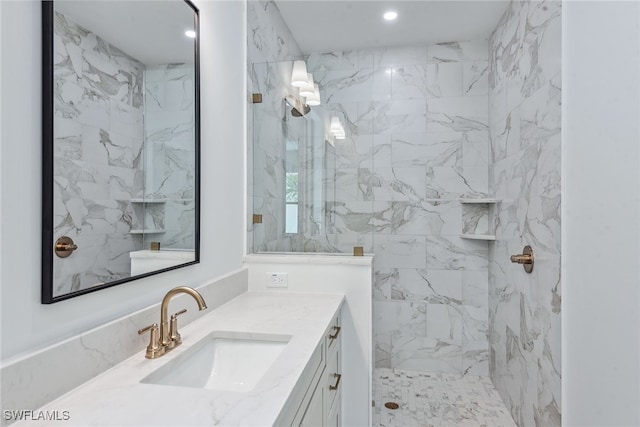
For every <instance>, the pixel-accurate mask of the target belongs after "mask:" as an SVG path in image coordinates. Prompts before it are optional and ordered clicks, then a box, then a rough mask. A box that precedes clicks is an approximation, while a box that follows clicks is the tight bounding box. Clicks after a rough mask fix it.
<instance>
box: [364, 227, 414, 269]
mask: <svg viewBox="0 0 640 427" xmlns="http://www.w3.org/2000/svg"><path fill="white" fill-rule="evenodd" d="M373 246H374V248H373V249H374V253H375V254H376V258H377V259H378V261H379V262H378V263H377V265H378V267H380V268H425V267H426V266H427V265H426V259H427V250H426V242H425V238H424V237H422V236H393V235H391V236H384V235H376V236H375V238H374V245H373Z"/></svg>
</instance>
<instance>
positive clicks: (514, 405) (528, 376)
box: [488, 1, 561, 427]
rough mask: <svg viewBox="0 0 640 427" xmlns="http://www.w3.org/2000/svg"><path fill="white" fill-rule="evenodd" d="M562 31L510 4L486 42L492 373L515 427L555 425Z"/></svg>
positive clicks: (537, 13)
mask: <svg viewBox="0 0 640 427" xmlns="http://www.w3.org/2000/svg"><path fill="white" fill-rule="evenodd" d="M560 29H561V3H560V2H556V1H541V2H530V1H524V2H516V1H514V2H511V4H510V7H509V9H508V10H507V12H506V13H505V15H504V16H503V17H502V19H501V20H500V22H499V24H498V27H497V28H496V30H495V31H494V33H493V35H492V36H491V39H490V41H489V45H490V58H489V115H490V118H491V120H490V124H489V131H490V134H491V139H490V140H491V150H490V155H491V167H490V187H491V192H492V194H493V195H494V196H495V197H496V198H498V199H500V200H501V203H500V204H498V205H496V215H495V218H494V221H495V224H493V225H492V227H493V228H494V229H495V234H496V239H497V240H496V242H495V244H493V245H492V246H491V250H490V254H489V259H490V263H489V328H488V332H489V345H490V354H489V370H490V375H491V379H492V380H493V383H494V384H495V385H496V388H497V390H498V392H499V394H500V396H501V397H502V399H503V400H504V402H505V403H506V405H507V407H508V409H509V410H510V412H511V414H512V416H513V418H514V419H515V420H516V422H517V424H518V425H519V426H521V427H524V426H560V425H561V373H560V366H561V352H560V316H561V278H560V130H561V129H560V128H561V125H560V117H561V115H560V105H561V95H560V86H561V84H560V60H561V56H560V54H561V51H560V49H561V36H560V34H561V33H560ZM525 244H530V245H532V246H533V248H534V253H535V257H536V266H535V269H534V271H533V273H532V274H531V275H528V274H526V273H524V271H523V270H522V268H519V266H515V265H512V264H511V263H510V262H509V256H510V255H511V254H515V253H520V252H521V251H522V247H523V246H524V245H525Z"/></svg>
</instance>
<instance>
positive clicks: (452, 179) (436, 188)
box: [426, 167, 488, 199]
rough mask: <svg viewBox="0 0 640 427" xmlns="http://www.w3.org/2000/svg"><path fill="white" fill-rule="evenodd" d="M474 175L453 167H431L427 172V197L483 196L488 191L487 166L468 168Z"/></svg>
mask: <svg viewBox="0 0 640 427" xmlns="http://www.w3.org/2000/svg"><path fill="white" fill-rule="evenodd" d="M467 172H468V173H469V172H473V173H474V175H473V176H470V177H467V176H465V175H464V174H463V172H461V171H460V170H458V169H457V168H453V167H431V168H427V173H426V184H427V189H426V197H428V198H430V199H452V198H458V197H462V196H482V195H485V194H486V193H487V191H486V189H487V186H488V177H486V176H485V175H486V168H485V169H483V168H475V167H473V168H467Z"/></svg>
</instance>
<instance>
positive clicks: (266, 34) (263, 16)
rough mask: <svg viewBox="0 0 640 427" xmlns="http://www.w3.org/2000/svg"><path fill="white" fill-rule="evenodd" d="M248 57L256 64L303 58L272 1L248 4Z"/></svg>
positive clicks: (265, 0) (264, 0)
mask: <svg viewBox="0 0 640 427" xmlns="http://www.w3.org/2000/svg"><path fill="white" fill-rule="evenodd" d="M247 34H248V40H247V48H248V52H247V57H248V58H250V61H251V62H252V63H254V64H258V63H261V62H277V61H288V60H295V59H302V51H301V50H300V47H299V46H298V43H297V42H296V40H295V39H294V38H293V36H292V35H291V31H290V30H289V27H288V26H287V24H286V23H285V22H284V19H282V15H281V14H280V11H279V10H278V6H276V3H275V2H274V1H272V0H251V1H248V2H247Z"/></svg>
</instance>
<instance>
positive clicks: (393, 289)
mask: <svg viewBox="0 0 640 427" xmlns="http://www.w3.org/2000/svg"><path fill="white" fill-rule="evenodd" d="M375 282H376V287H377V288H379V289H380V290H381V294H380V295H383V296H384V298H383V299H384V300H388V299H391V300H396V301H425V302H427V303H429V304H443V305H444V304H451V305H460V304H461V301H462V272H461V271H455V270H426V269H407V268H387V269H379V270H378V269H377V270H376V272H375Z"/></svg>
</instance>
